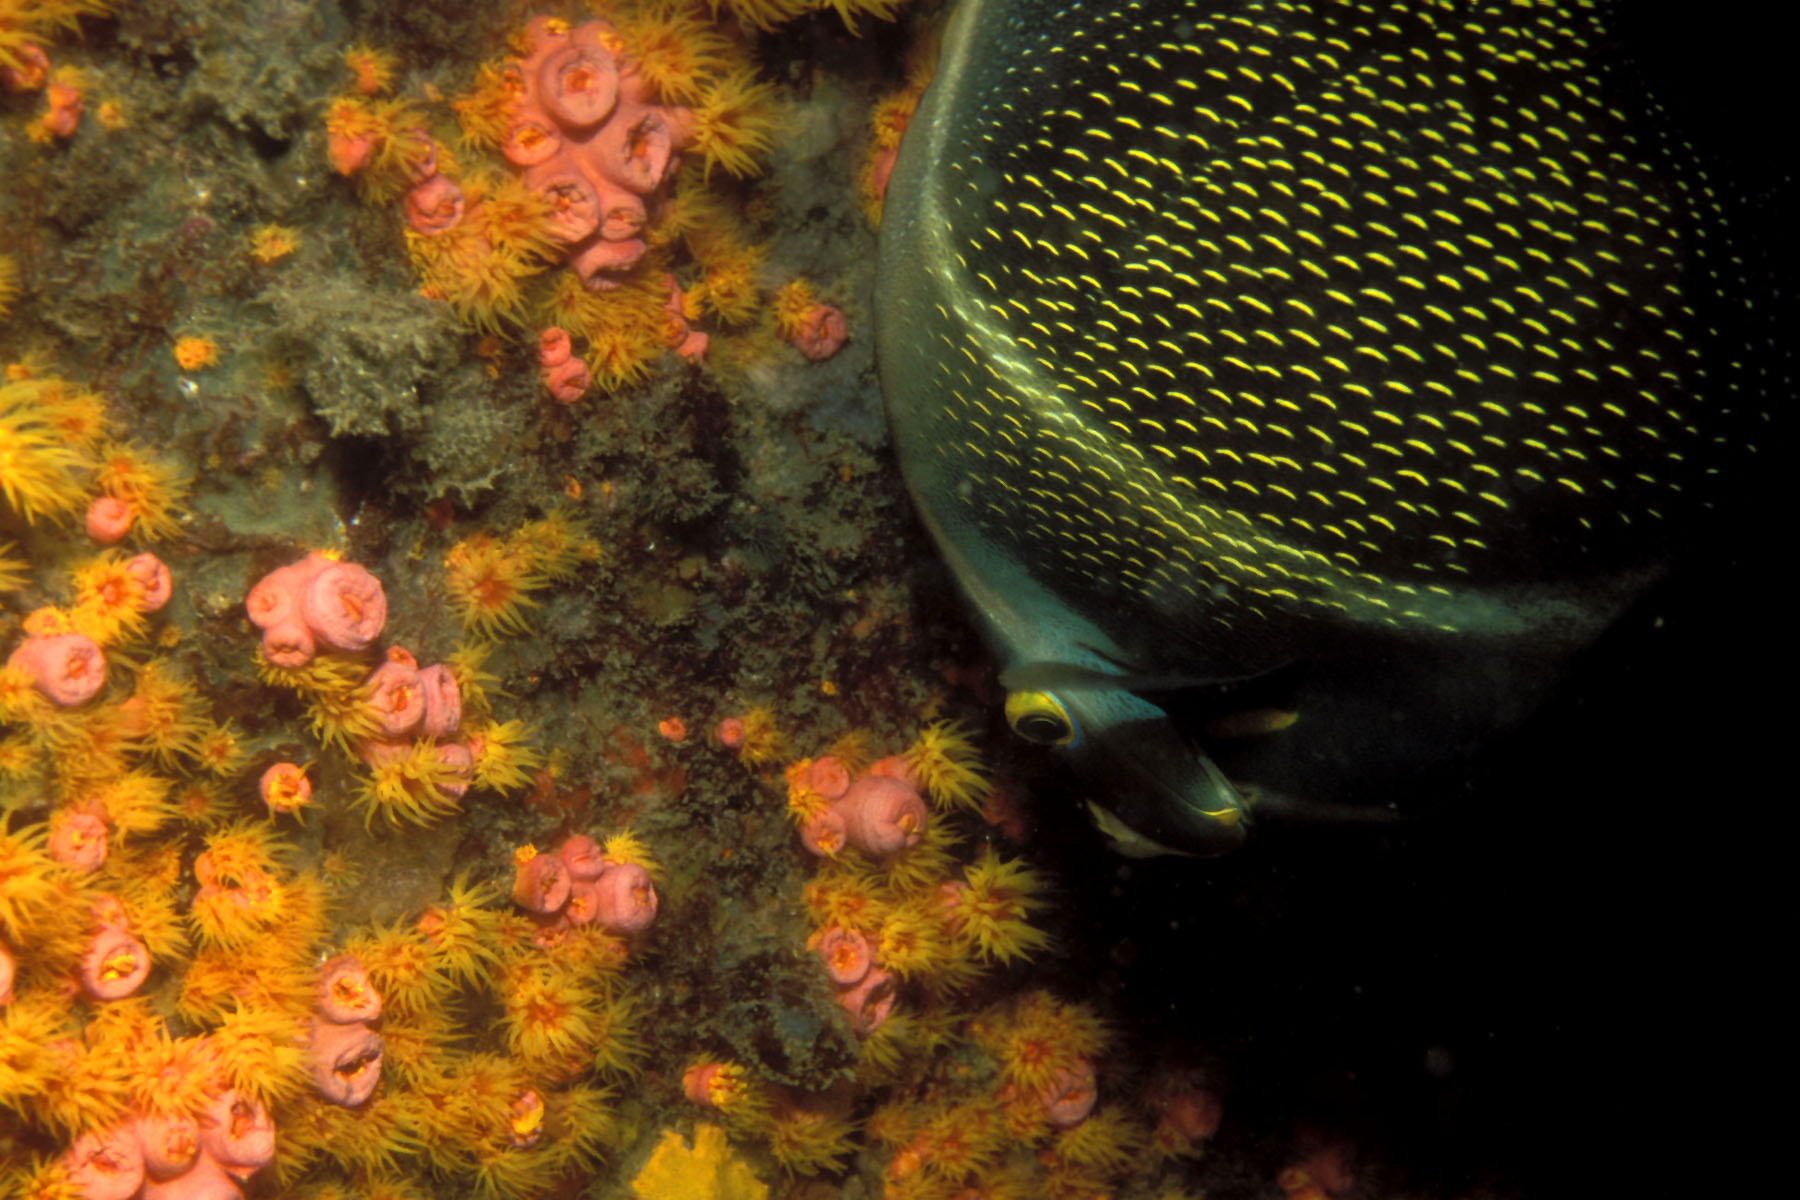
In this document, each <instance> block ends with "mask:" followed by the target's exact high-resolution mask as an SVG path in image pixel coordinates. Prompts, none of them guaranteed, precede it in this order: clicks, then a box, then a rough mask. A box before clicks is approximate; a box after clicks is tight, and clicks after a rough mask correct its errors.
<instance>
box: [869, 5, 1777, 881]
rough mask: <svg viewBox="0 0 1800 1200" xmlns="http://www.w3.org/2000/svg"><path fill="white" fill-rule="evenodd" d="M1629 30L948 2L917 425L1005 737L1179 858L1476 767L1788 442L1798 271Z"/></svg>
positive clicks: (927, 124) (914, 224)
mask: <svg viewBox="0 0 1800 1200" xmlns="http://www.w3.org/2000/svg"><path fill="white" fill-rule="evenodd" d="M1610 21H1611V14H1610V12H1609V9H1608V8H1607V6H1605V5H1600V4H1584V3H1575V2H1563V3H1536V4H1517V3H1501V2H1497V0H1496V2H1480V0H1476V2H1458V3H1318V4H1300V3H1273V2H1270V3H1254V2H1248V3H1240V4H1223V3H1217V2H1212V3H1200V2H1196V3H1186V4H1184V3H1178V2H1173V0H1171V2H1164V3H1143V4H1102V3H1084V2H1075V3H1062V4H1054V3H1039V2H1036V0H964V3H962V4H961V5H960V6H959V7H958V9H957V10H956V12H955V14H954V16H953V18H952V21H951V25H950V28H949V30H948V31H947V33H946V36H945V40H944V45H943V49H942V52H941V55H940V59H939V65H938V71H937V75H936V77H935V79H934V82H933V84H932V86H931V88H930V90H929V91H928V92H927V94H926V97H925V99H924V102H923V103H922V105H921V107H920V110H919V113H918V114H917V115H916V116H915V118H914V120H913V122H912V124H911V125H910V126H909V128H908V132H907V136H906V140H905V143H904V145H903V147H902V152H901V156H900V161H899V164H898V166H897V168H896V170H895V173H894V176H893V182H892V184H891V185H890V190H889V193H888V199H887V206H886V215H885V218H884V225H883V231H882V261H881V275H880V284H879V293H878V298H879V303H880V305H881V309H880V313H879V328H878V339H879V343H878V344H879V352H880V358H881V363H882V379H883V387H884V390H885V392H886V395H887V399H888V408H889V415H890V420H891V424H892V428H893V433H894V438H895V443H896V447H897V449H898V452H899V455H900V460H901V463H902V467H903V469H904V471H905V474H906V477H907V481H908V485H909V487H910V489H911V491H912V492H913V495H914V498H915V500H916V502H917V505H918V507H919V510H920V512H921V515H922V517H923V519H924V521H925V523H926V524H927V526H928V527H929V528H930V529H931V530H932V532H933V535H934V537H935V538H936V539H937V542H938V544H939V546H940V548H941V549H942V551H943V552H944V554H945V555H946V558H947V559H948V561H949V563H950V565H951V567H952V569H953V570H954V571H955V573H956V575H957V577H958V580H959V582H960V583H961V585H962V587H963V589H964V590H965V592H966V593H967V594H968V597H969V599H970V601H971V603H972V604H973V606H974V607H975V609H976V610H977V612H978V613H979V614H980V616H981V618H982V619H983V621H984V623H985V625H986V627H987V630H988V633H989V635H990V636H991V638H992V640H993V641H994V642H995V644H996V646H997V647H998V648H999V651H1000V653H1001V655H1002V657H1003V658H1004V660H1005V662H1006V664H1007V669H1008V670H1010V671H1012V672H1013V673H1014V676H1015V678H1021V679H1027V680H1031V681H1032V683H1031V686H1030V687H1029V688H1015V689H1014V702H1009V716H1011V717H1013V718H1014V725H1015V728H1020V730H1021V732H1023V733H1026V734H1027V735H1028V736H1033V737H1036V738H1037V740H1042V741H1047V742H1051V743H1053V744H1062V745H1063V746H1064V748H1065V750H1066V752H1067V753H1069V754H1070V756H1071V757H1072V758H1073V759H1074V761H1075V762H1076V765H1077V766H1079V767H1081V768H1082V769H1083V770H1084V772H1085V773H1086V774H1087V776H1088V777H1089V780H1090V782H1092V783H1094V784H1095V785H1096V788H1097V789H1098V790H1100V791H1102V792H1105V793H1109V794H1110V798H1111V799H1110V804H1109V807H1111V808H1113V809H1114V811H1115V814H1116V815H1117V816H1118V817H1119V818H1121V819H1122V820H1123V822H1124V824H1125V825H1126V826H1128V827H1129V828H1130V829H1131V830H1133V831H1135V832H1136V833H1138V834H1140V835H1142V836H1144V837H1145V838H1147V839H1149V840H1150V841H1151V842H1153V843H1155V844H1157V845H1159V846H1162V847H1165V848H1173V849H1184V850H1189V851H1194V852H1201V853H1205V852H1213V851H1217V850H1220V849H1227V848H1229V847H1230V846H1231V845H1234V844H1236V842H1237V841H1238V840H1239V839H1241V837H1242V835H1243V829H1244V826H1245V824H1246V821H1245V817H1246V812H1245V796H1246V795H1247V794H1250V793H1258V792H1260V793H1262V794H1266V795H1270V796H1278V797H1298V798H1302V799H1320V800H1332V801H1338V800H1344V801H1356V802H1366V801H1379V800H1382V799H1384V798H1386V797H1388V796H1389V795H1391V794H1393V791H1394V789H1395V788H1397V787H1399V786H1401V785H1403V784H1404V783H1406V782H1407V781H1410V780H1413V779H1416V778H1418V777H1420V776H1421V775H1422V774H1429V772H1431V771H1432V770H1434V769H1436V768H1438V767H1440V766H1443V765H1444V764H1447V763H1453V762H1456V761H1458V760H1459V759H1461V758H1462V757H1463V756H1465V755H1467V754H1468V753H1470V752H1472V751H1473V750H1475V749H1476V748H1477V747H1479V746H1481V745H1482V744H1483V743H1484V742H1486V741H1488V740H1490V739H1491V738H1492V736H1493V735H1494V733H1495V732H1496V731H1498V730H1503V729H1505V728H1507V727H1509V726H1511V725H1513V724H1515V723H1516V722H1518V721H1519V720H1520V719H1522V718H1523V717H1524V716H1525V715H1527V714H1528V713H1529V712H1530V711H1531V709H1532V708H1533V706H1534V705H1535V704H1536V703H1537V702H1538V701H1539V700H1540V699H1541V698H1542V696H1543V694H1544V692H1545V691H1546V689H1547V688H1548V687H1550V686H1551V685H1552V684H1553V683H1554V681H1555V680H1556V679H1557V678H1558V677H1559V676H1560V675H1561V674H1562V673H1563V671H1564V670H1565V669H1566V666H1567V664H1568V662H1569V660H1570V659H1571V657H1572V656H1574V655H1576V654H1577V653H1578V652H1579V651H1580V650H1581V649H1582V648H1584V647H1586V646H1588V645H1589V644H1590V643H1591V642H1592V641H1593V640H1594V639H1595V638H1596V637H1597V636H1598V635H1599V633H1601V632H1602V631H1603V630H1605V629H1606V628H1607V626H1608V625H1609V624H1611V623H1612V622H1613V621H1614V620H1615V619H1616V618H1617V616H1618V614H1619V613H1620V612H1621V611H1622V609H1623V608H1624V607H1625V606H1626V605H1628V604H1629V603H1630V602H1631V601H1632V600H1633V599H1634V598H1635V597H1637V596H1639V595H1640V594H1641V593H1642V592H1643V590H1644V589H1645V588H1646V587H1647V586H1648V585H1650V584H1651V583H1652V582H1653V581H1654V580H1655V579H1656V578H1657V577H1658V575H1659V574H1660V573H1661V572H1662V571H1663V570H1664V569H1665V568H1666V566H1667V564H1668V563H1669V561H1670V558H1671V555H1672V554H1673V553H1674V552H1675V551H1676V549H1677V548H1678V547H1679V545H1680V544H1681V543H1682V541H1683V539H1686V538H1690V537H1692V536H1694V535H1695V533H1696V531H1697V530H1702V529H1704V520H1705V518H1706V515H1707V514H1708V512H1709V510H1710V509H1711V507H1712V506H1713V504H1714V502H1715V500H1716V498H1717V494H1718V492H1719V489H1720V485H1721V481H1722V480H1724V479H1727V478H1728V477H1729V476H1730V475H1731V474H1732V473H1733V472H1735V471H1738V470H1740V469H1741V468H1742V467H1743V465H1744V464H1746V463H1754V462H1755V461H1756V452H1757V448H1758V441H1759V438H1760V439H1764V440H1765V441H1766V439H1767V438H1768V436H1769V433H1768V429H1769V427H1768V424H1767V421H1768V418H1767V416H1766V413H1767V409H1768V406H1769V405H1770V403H1771V399H1770V398H1771V396H1772V395H1774V394H1780V395H1783V396H1785V395H1788V394H1789V393H1790V391H1791V384H1790V381H1789V380H1788V379H1787V378H1786V377H1785V376H1784V375H1783V374H1782V373H1781V372H1782V371H1783V370H1784V369H1785V360H1784V358H1783V356H1782V354H1783V351H1782V348H1779V347H1776V346H1774V345H1773V344H1772V342H1773V338H1774V334H1773V326H1772V316H1771V312H1772V309H1773V303H1772V300H1771V297H1770V295H1769V287H1768V285H1767V283H1766V281H1765V280H1764V279H1763V278H1762V273H1761V272H1759V270H1758V269H1757V264H1756V263H1755V262H1754V261H1753V260H1747V258H1746V251H1745V248H1744V247H1742V246H1737V245H1734V244H1733V242H1732V241H1731V224H1730V221H1729V220H1728V216H1729V208H1730V203H1731V201H1732V200H1733V199H1734V197H1730V196H1728V195H1723V194H1721V191H1720V190H1719V189H1716V188H1715V186H1714V185H1713V184H1712V183H1710V182H1709V180H1708V179H1707V177H1706V176H1705V174H1704V173H1703V172H1702V171H1701V170H1700V169H1699V168H1698V167H1697V166H1695V165H1694V161H1693V159H1692V158H1691V156H1690V155H1689V154H1688V153H1687V150H1686V147H1685V146H1684V145H1683V144H1682V143H1681V141H1680V140H1679V139H1678V138H1676V137H1674V136H1672V135H1671V134H1670V133H1669V132H1668V130H1666V129H1665V128H1663V127H1662V126H1660V125H1659V124H1658V120H1657V118H1658V114H1657V112H1656V110H1655V107H1654V106H1653V105H1652V104H1651V103H1650V102H1649V100H1648V98H1647V97H1646V95H1645V94H1644V89H1643V86H1642V84H1641V83H1640V82H1639V80H1638V77H1637V76H1636V74H1635V73H1634V72H1633V70H1632V68H1631V65H1630V63H1629V61H1628V60H1627V59H1626V58H1625V57H1624V56H1623V55H1622V54H1621V53H1620V52H1619V50H1618V47H1617V45H1616V39H1615V36H1614V31H1613V30H1612V29H1611V28H1610ZM1059 675H1060V678H1062V680H1063V681H1064V683H1065V684H1066V686H1064V687H1061V688H1059V687H1058V686H1057V683H1056V681H1057V679H1058V678H1059ZM1108 676H1112V677H1115V678H1116V679H1118V680H1119V681H1120V682H1119V684H1118V686H1115V687H1109V686H1107V685H1106V683H1105V682H1104V681H1105V679H1106V677H1108ZM1145 676H1158V677H1163V678H1178V679H1181V680H1184V681H1187V682H1188V684H1189V685H1191V686H1188V687H1186V688H1184V689H1181V690H1182V691H1184V692H1185V696H1184V697H1183V698H1181V699H1179V700H1177V699H1174V698H1172V697H1173V696H1174V693H1173V692H1172V691H1171V690H1169V689H1167V688H1165V689H1164V690H1163V691H1161V692H1159V693H1157V694H1142V692H1141V689H1140V691H1133V690H1132V687H1133V680H1134V679H1136V678H1139V677H1145ZM1272 678H1279V679H1281V680H1283V681H1287V680H1290V679H1291V680H1292V681H1293V682H1292V685H1291V687H1290V688H1289V689H1288V690H1289V691H1291V695H1287V696H1282V697H1273V696H1271V695H1263V694H1262V692H1267V691H1269V688H1267V687H1263V688H1261V690H1260V691H1259V690H1258V687H1259V685H1258V684H1257V681H1258V680H1268V679H1272ZM1283 686H1284V687H1287V686H1288V685H1287V684H1286V683H1285V682H1284V685H1283ZM1246 688H1247V689H1249V690H1248V691H1247V692H1243V693H1242V694H1245V695H1250V694H1255V702H1254V703H1251V702H1249V701H1248V700H1246V701H1245V704H1244V707H1245V708H1246V709H1253V710H1254V711H1255V712H1257V713H1264V712H1267V713H1277V712H1285V711H1287V709H1288V707H1290V706H1288V705H1287V704H1286V700H1288V699H1291V700H1292V702H1293V704H1292V706H1291V707H1292V710H1293V711H1294V712H1297V713H1298V717H1297V719H1292V720H1291V723H1289V722H1283V721H1267V720H1262V719H1261V718H1258V719H1257V720H1255V721H1250V722H1248V723H1246V722H1244V721H1236V722H1234V721H1232V720H1230V719H1229V718H1230V712H1229V710H1230V709H1231V707H1232V704H1233V702H1234V699H1233V698H1234V697H1235V696H1238V695H1239V694H1240V692H1241V690H1242V689H1246ZM1190 706H1192V707H1194V709H1195V710H1196V711H1200V712H1203V713H1204V714H1205V720H1204V721H1203V722H1195V721H1189V720H1186V719H1184V711H1185V710H1186V709H1187V708H1189V707H1190ZM1059 710H1060V715H1059ZM1065 718H1066V720H1064V719H1065ZM1059 721H1061V722H1062V723H1060V724H1059ZM1022 722H1023V727H1022V724H1021V723H1022ZM1064 725H1067V726H1069V728H1067V729H1065V728H1064ZM1246 728H1250V729H1256V730H1263V729H1266V730H1269V732H1258V733H1253V734H1251V735H1249V736H1228V737H1216V738H1211V739H1209V737H1208V735H1207V734H1206V732H1205V730H1207V729H1212V730H1220V729H1223V730H1227V731H1233V732H1236V733H1241V731H1242V730H1243V729H1246Z"/></svg>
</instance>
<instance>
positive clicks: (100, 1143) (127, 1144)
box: [63, 1121, 144, 1200]
mask: <svg viewBox="0 0 1800 1200" xmlns="http://www.w3.org/2000/svg"><path fill="white" fill-rule="evenodd" d="M63 1167H64V1169H65V1170H66V1171H67V1172H68V1182H69V1187H70V1188H71V1190H73V1191H74V1192H75V1194H77V1195H79V1196H81V1197H83V1198H84V1200H130V1197H132V1196H134V1195H136V1194H137V1190H138V1189H139V1188H140V1187H142V1186H144V1152H143V1148H142V1147H141V1146H140V1145H139V1143H138V1136H137V1129H136V1127H135V1126H134V1125H132V1124H131V1123H130V1122H128V1121H127V1122H123V1123H121V1124H117V1125H111V1126H108V1127H107V1128H105V1129H99V1130H94V1131H92V1132H89V1133H84V1134H82V1135H81V1136H80V1137H78V1138H76V1139H75V1144H74V1145H72V1146H70V1147H69V1149H68V1151H67V1152H66V1153H64V1155H63Z"/></svg>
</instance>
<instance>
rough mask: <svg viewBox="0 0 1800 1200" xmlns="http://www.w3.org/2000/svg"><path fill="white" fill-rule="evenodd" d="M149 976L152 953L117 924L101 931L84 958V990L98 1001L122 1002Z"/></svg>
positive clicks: (92, 941) (82, 987)
mask: <svg viewBox="0 0 1800 1200" xmlns="http://www.w3.org/2000/svg"><path fill="white" fill-rule="evenodd" d="M149 977H150V952H149V951H148V950H146V949H145V948H144V943H142V942H140V941H138V940H137V938H135V937H133V936H132V935H131V934H130V933H129V932H127V931H126V930H125V929H123V928H120V927H119V926H116V925H110V926H106V927H104V928H102V929H101V930H100V932H98V933H96V934H95V935H94V937H93V940H91V941H90V942H89V943H88V948H87V953H86V954H84V955H82V956H81V990H82V991H84V992H86V993H87V994H88V995H90V996H92V997H93V998H94V999H96V1000H123V999H124V998H125V997H127V996H129V995H131V994H132V993H133V992H135V991H137V990H138V988H140V987H142V986H143V983H144V980H146V979H148V978H149Z"/></svg>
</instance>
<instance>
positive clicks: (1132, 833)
mask: <svg viewBox="0 0 1800 1200" xmlns="http://www.w3.org/2000/svg"><path fill="white" fill-rule="evenodd" d="M1087 810H1088V818H1089V819H1090V820H1092V821H1093V822H1094V828H1095V829H1097V830H1099V831H1100V836H1102V837H1104V838H1105V839H1106V844H1107V845H1108V846H1110V847H1111V848H1112V852H1113V853H1114V854H1117V855H1119V856H1120V857H1122V858H1161V857H1163V856H1165V855H1171V854H1178V855H1180V856H1182V857H1183V858H1197V857H1199V856H1198V855H1196V854H1194V853H1192V852H1190V851H1187V850H1178V849H1176V848H1175V847H1173V846H1165V845H1163V844H1162V843H1161V842H1159V841H1157V840H1156V839H1155V838H1151V837H1146V836H1145V835H1144V834H1141V833H1139V832H1138V831H1137V830H1135V829H1133V828H1132V827H1131V826H1129V825H1127V824H1126V823H1125V822H1124V821H1122V820H1121V819H1120V818H1119V814H1117V813H1115V812H1113V811H1112V810H1111V809H1110V808H1103V807H1101V806H1100V805H1098V804H1095V803H1094V802H1093V801H1092V800H1089V801H1087Z"/></svg>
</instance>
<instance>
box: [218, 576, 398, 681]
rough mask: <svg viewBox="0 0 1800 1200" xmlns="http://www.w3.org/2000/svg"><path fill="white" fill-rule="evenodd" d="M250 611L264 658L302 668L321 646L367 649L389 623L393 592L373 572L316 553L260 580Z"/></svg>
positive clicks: (247, 610)
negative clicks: (389, 601)
mask: <svg viewBox="0 0 1800 1200" xmlns="http://www.w3.org/2000/svg"><path fill="white" fill-rule="evenodd" d="M244 611H245V613H246V615H248V616H249V618H250V622H251V624H253V625H255V626H256V627H257V628H258V629H261V630H262V631H263V654H264V656H265V657H267V658H268V660H269V661H270V662H272V663H274V664H276V665H277V666H283V667H298V666H304V665H305V664H306V663H307V662H308V661H310V660H311V659H312V656H313V654H314V653H315V652H316V649H317V647H318V646H319V645H325V646H330V647H333V648H335V649H339V650H362V649H365V648H367V647H368V645H369V644H370V643H371V642H373V641H374V640H375V639H376V638H377V637H378V636H380V634H381V630H382V627H383V626H384V625H386V624H387V594H386V593H385V592H383V591H382V588H381V581H380V580H378V579H376V578H375V576H374V575H372V574H370V573H369V571H368V569H367V568H365V567H361V566H358V565H357V564H355V563H346V562H334V561H333V560H331V559H329V558H327V557H325V556H324V555H323V554H319V553H316V552H315V553H313V554H309V555H307V556H306V557H305V558H303V559H301V560H300V561H299V562H296V563H289V564H288V565H287V566H285V567H278V568H276V569H275V570H273V571H270V572H269V573H268V574H267V575H265V576H263V577H262V578H261V579H259V580H257V582H256V584H255V586H253V587H252V588H251V589H250V592H249V595H247V596H246V597H245V598H244Z"/></svg>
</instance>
